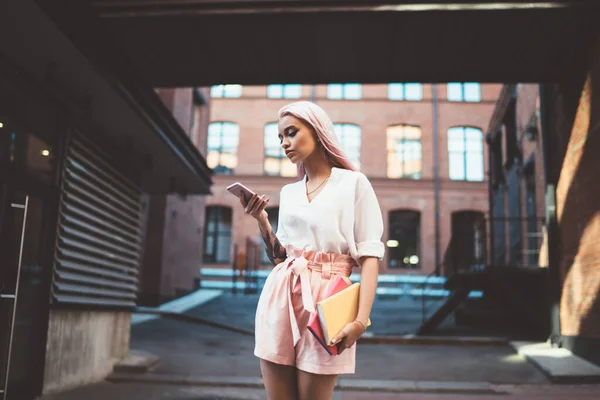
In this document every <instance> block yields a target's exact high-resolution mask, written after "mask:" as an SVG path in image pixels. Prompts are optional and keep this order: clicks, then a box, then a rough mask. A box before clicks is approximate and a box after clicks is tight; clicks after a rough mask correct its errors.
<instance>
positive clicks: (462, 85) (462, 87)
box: [446, 82, 481, 103]
mask: <svg viewBox="0 0 600 400" xmlns="http://www.w3.org/2000/svg"><path fill="white" fill-rule="evenodd" d="M450 85H460V98H451V97H450V92H451V90H450ZM465 85H477V98H476V99H470V98H467V91H466V89H465ZM446 99H447V100H448V101H451V102H456V103H480V102H481V83H480V82H448V83H447V85H446Z"/></svg>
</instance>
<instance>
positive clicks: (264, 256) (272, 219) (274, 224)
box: [260, 207, 279, 264]
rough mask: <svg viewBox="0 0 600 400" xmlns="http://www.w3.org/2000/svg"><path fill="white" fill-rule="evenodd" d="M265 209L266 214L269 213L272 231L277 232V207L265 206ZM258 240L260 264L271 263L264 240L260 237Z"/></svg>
mask: <svg viewBox="0 0 600 400" xmlns="http://www.w3.org/2000/svg"><path fill="white" fill-rule="evenodd" d="M265 211H266V212H267V214H269V223H270V224H271V227H272V228H273V233H277V223H278V222H279V207H269V208H266V209H265ZM260 242H261V244H262V253H261V259H260V262H261V264H271V260H269V257H268V256H267V252H266V250H265V242H264V240H263V239H262V238H261V239H260Z"/></svg>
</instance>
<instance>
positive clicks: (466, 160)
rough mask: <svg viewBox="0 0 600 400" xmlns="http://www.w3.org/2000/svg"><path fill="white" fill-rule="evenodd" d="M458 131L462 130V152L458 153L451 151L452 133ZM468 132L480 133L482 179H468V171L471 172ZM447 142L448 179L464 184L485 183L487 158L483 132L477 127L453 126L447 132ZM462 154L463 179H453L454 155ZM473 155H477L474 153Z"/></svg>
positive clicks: (479, 153)
mask: <svg viewBox="0 0 600 400" xmlns="http://www.w3.org/2000/svg"><path fill="white" fill-rule="evenodd" d="M458 129H462V150H461V151H456V150H451V148H450V146H451V138H450V134H451V132H452V131H457V130H458ZM467 130H474V131H478V133H479V147H480V149H481V151H480V152H478V154H477V156H479V157H480V162H481V171H480V172H481V179H469V178H468V176H469V175H468V173H467V172H468V170H469V157H468V156H469V154H470V153H469V149H468V139H467ZM446 137H447V142H448V178H449V179H450V180H452V181H464V182H483V181H485V158H484V143H483V130H481V129H480V128H477V127H475V126H453V127H450V128H448V132H447V136H446ZM453 153H455V154H462V157H461V159H462V166H463V178H453V177H452V154H453ZM471 154H473V155H475V154H474V152H473V151H472V152H471Z"/></svg>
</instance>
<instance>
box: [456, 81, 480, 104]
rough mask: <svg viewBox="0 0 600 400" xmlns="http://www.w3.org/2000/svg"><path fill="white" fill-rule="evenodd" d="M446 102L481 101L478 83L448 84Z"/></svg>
mask: <svg viewBox="0 0 600 400" xmlns="http://www.w3.org/2000/svg"><path fill="white" fill-rule="evenodd" d="M448 100H449V101H469V102H475V103H476V102H478V101H481V87H480V85H479V83H476V82H467V83H458V82H453V83H449V84H448Z"/></svg>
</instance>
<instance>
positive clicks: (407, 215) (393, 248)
mask: <svg viewBox="0 0 600 400" xmlns="http://www.w3.org/2000/svg"><path fill="white" fill-rule="evenodd" d="M420 224H421V213H419V212H418V211H410V210H395V211H391V212H390V213H389V228H390V236H389V240H388V241H387V243H386V244H387V247H388V249H389V250H388V254H389V256H388V263H389V264H388V266H389V268H411V269H417V268H420V265H421V261H420V258H419V241H420V230H421V229H420Z"/></svg>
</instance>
